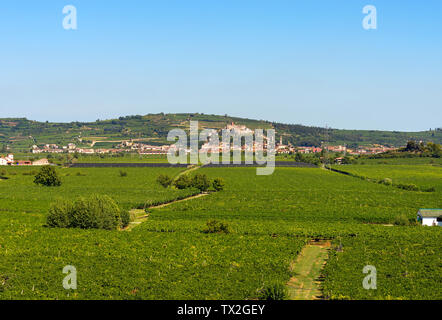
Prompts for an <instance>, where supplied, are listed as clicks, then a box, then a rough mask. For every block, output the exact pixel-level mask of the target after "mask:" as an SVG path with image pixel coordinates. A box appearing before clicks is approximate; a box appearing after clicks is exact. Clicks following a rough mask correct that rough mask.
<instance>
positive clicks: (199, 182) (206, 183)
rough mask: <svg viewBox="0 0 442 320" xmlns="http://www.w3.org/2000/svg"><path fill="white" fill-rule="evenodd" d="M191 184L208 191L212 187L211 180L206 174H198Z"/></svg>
mask: <svg viewBox="0 0 442 320" xmlns="http://www.w3.org/2000/svg"><path fill="white" fill-rule="evenodd" d="M191 186H192V187H194V188H196V189H199V190H200V191H201V192H203V191H207V189H209V187H210V180H209V178H207V176H206V175H205V174H198V173H197V174H196V175H194V176H193V178H192V182H191Z"/></svg>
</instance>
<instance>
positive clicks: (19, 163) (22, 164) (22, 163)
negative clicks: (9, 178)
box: [14, 160, 32, 166]
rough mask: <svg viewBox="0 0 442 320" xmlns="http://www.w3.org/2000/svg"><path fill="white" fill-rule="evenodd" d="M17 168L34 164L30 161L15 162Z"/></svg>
mask: <svg viewBox="0 0 442 320" xmlns="http://www.w3.org/2000/svg"><path fill="white" fill-rule="evenodd" d="M14 165H15V166H32V162H31V161H29V160H17V161H14Z"/></svg>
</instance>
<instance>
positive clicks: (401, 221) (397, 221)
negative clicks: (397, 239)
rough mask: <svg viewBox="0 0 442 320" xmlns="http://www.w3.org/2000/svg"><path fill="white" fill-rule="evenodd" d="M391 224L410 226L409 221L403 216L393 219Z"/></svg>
mask: <svg viewBox="0 0 442 320" xmlns="http://www.w3.org/2000/svg"><path fill="white" fill-rule="evenodd" d="M393 224H394V225H396V226H408V225H409V224H410V220H409V219H408V218H407V216H405V215H403V214H402V215H400V216H397V217H395V218H394V221H393Z"/></svg>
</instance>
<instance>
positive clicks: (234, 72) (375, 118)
mask: <svg viewBox="0 0 442 320" xmlns="http://www.w3.org/2000/svg"><path fill="white" fill-rule="evenodd" d="M68 4H72V5H74V6H75V7H76V8H77V18H78V29H77V30H64V29H63V27H62V21H63V18H64V15H63V13H62V9H63V7H64V6H65V5H68ZM368 4H371V5H375V6H376V8H377V22H378V26H377V27H378V28H377V30H364V29H363V28H362V19H363V18H364V14H363V13H362V8H363V7H364V6H365V5H368ZM0 43H1V45H0V111H1V112H0V117H17V116H19V117H27V118H29V119H34V120H49V121H74V120H78V121H94V120H96V119H108V118H114V117H118V116H122V115H130V114H147V113H158V112H166V113H174V112H201V113H207V114H212V113H213V114H226V113H227V114H229V115H233V116H240V117H248V118H255V119H266V120H273V121H279V122H284V123H300V124H304V125H316V126H325V125H328V126H331V127H335V128H348V129H385V130H404V131H415V130H428V129H429V128H434V127H441V126H442V120H441V119H442V1H440V0H427V1H411V0H408V1H407V0H406V1H399V0H382V1H375V0H366V1H359V0H352V1H348V0H328V1H325V0H308V1H307V0H304V1H295V0H291V1H281V0H272V1H270V0H268V1H260V0H254V1H249V0H223V1H221V0H210V1H209V0H205V1H193V0H187V1H184V0H181V1H171V0H161V1H160V0H158V1H150V0H144V1H134V0H128V1H110V0H107V1H100V0H93V1H90V0H88V1H74V0H45V1H31V0H29V1H23V0H15V1H1V2H0Z"/></svg>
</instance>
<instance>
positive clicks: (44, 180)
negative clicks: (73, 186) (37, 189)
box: [34, 166, 61, 187]
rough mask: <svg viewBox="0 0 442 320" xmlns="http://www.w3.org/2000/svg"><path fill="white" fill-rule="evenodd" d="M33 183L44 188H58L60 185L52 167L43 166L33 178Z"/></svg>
mask: <svg viewBox="0 0 442 320" xmlns="http://www.w3.org/2000/svg"><path fill="white" fill-rule="evenodd" d="M34 183H35V184H39V185H42V186H46V187H58V186H60V185H61V180H60V177H59V176H58V174H57V171H56V170H55V168H54V167H52V166H43V167H42V168H41V169H40V172H39V173H37V175H36V176H35V179H34Z"/></svg>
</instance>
